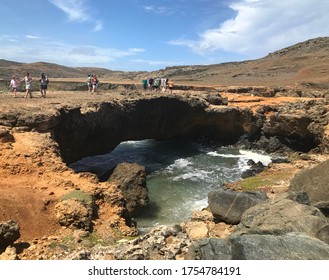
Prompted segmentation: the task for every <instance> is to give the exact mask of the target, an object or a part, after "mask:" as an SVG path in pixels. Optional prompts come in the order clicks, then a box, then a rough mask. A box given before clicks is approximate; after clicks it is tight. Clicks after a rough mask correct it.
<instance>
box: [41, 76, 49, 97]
mask: <svg viewBox="0 0 329 280" xmlns="http://www.w3.org/2000/svg"><path fill="white" fill-rule="evenodd" d="M39 82H40V92H41V97H43V98H46V94H47V88H48V82H49V79H48V77H47V76H46V75H45V73H41V76H40V79H39Z"/></svg>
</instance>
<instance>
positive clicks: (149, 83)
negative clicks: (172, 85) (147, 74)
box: [147, 78, 154, 90]
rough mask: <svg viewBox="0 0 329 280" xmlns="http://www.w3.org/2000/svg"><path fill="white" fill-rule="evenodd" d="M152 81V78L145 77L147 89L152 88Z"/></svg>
mask: <svg viewBox="0 0 329 280" xmlns="http://www.w3.org/2000/svg"><path fill="white" fill-rule="evenodd" d="M153 83H154V80H153V78H148V79H147V84H148V88H149V90H152V89H153Z"/></svg>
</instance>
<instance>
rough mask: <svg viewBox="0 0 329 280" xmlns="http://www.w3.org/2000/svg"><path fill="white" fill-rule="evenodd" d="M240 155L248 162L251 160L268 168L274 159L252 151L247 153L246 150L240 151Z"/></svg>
mask: <svg viewBox="0 0 329 280" xmlns="http://www.w3.org/2000/svg"><path fill="white" fill-rule="evenodd" d="M239 153H240V154H241V155H242V157H244V158H246V159H247V160H249V159H251V160H253V161H254V162H256V163H258V162H261V163H262V164H263V165H265V166H268V165H269V164H270V163H271V162H272V159H271V157H270V156H269V155H264V154H260V153H256V152H252V151H245V150H239Z"/></svg>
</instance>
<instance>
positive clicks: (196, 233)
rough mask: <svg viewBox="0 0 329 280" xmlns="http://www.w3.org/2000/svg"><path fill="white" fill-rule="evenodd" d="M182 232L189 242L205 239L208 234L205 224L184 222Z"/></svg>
mask: <svg viewBox="0 0 329 280" xmlns="http://www.w3.org/2000/svg"><path fill="white" fill-rule="evenodd" d="M184 230H185V232H186V233H187V235H188V237H189V239H191V240H196V239H201V238H206V237H207V236H208V232H209V229H208V227H207V225H206V223H204V222H198V221H191V222H186V223H185V224H184Z"/></svg>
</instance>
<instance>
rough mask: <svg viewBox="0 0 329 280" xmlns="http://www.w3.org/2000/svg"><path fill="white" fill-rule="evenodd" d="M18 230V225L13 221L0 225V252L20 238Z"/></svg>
mask: <svg viewBox="0 0 329 280" xmlns="http://www.w3.org/2000/svg"><path fill="white" fill-rule="evenodd" d="M19 230H20V228H19V225H18V224H17V222H15V221H13V220H9V221H7V222H1V223H0V251H1V250H4V249H5V248H6V247H7V246H9V245H12V244H13V243H14V242H15V241H16V240H17V239H18V238H20V236H21V235H20V232H19Z"/></svg>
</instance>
